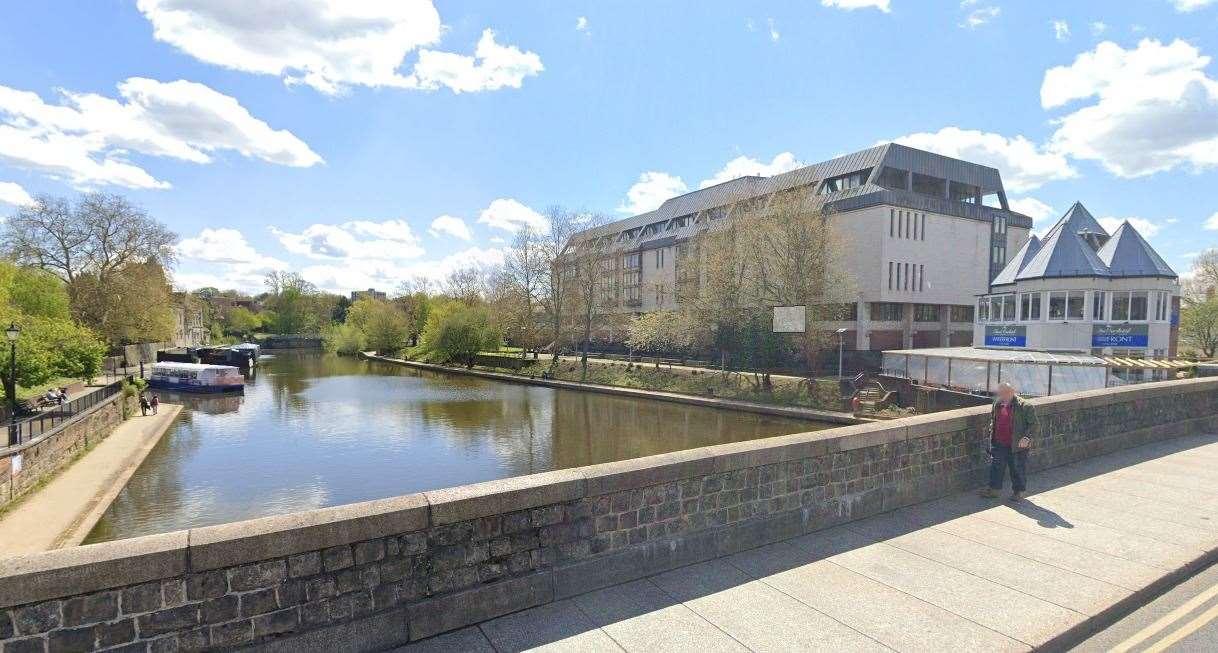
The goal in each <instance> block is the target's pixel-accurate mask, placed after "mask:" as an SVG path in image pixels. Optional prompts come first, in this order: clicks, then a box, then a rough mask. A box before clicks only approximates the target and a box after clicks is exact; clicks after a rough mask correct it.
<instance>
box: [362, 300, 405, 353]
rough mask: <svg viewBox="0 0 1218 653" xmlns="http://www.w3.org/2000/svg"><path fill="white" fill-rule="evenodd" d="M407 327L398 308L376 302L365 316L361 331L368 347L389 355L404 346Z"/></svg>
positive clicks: (403, 316)
mask: <svg viewBox="0 0 1218 653" xmlns="http://www.w3.org/2000/svg"><path fill="white" fill-rule="evenodd" d="M409 327H410V324H409V321H408V320H407V319H406V316H405V315H403V314H402V311H401V310H400V309H398V307H396V306H394V305H393V304H390V303H388V302H381V301H378V302H376V305H375V306H374V307H373V308H372V310H371V311H370V312H369V314H368V315H367V318H366V319H365V321H364V326H363V329H362V330H363V333H364V339H365V342H366V343H367V346H368V347H370V348H372V349H373V350H375V351H376V352H377V353H379V354H391V353H394V352H397V351H400V350H401V349H402V347H404V346H405V345H406V340H407V337H408V335H409V334H408V330H409Z"/></svg>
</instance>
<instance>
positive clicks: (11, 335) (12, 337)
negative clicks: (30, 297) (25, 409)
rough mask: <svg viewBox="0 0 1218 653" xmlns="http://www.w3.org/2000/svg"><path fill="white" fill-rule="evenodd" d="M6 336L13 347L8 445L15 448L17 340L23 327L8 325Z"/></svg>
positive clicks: (10, 374)
mask: <svg viewBox="0 0 1218 653" xmlns="http://www.w3.org/2000/svg"><path fill="white" fill-rule="evenodd" d="M4 335H6V336H8V343H9V346H10V347H11V350H10V351H9V357H8V382H9V386H8V418H9V424H10V426H9V431H8V444H9V446H13V445H15V444H17V443H16V442H14V440H15V438H14V437H13V435H14V433H15V432H16V431H15V429H14V428H13V426H12V425H15V424H16V423H17V338H19V337H21V327H19V326H17V323H16V322H13V323H11V324H9V325H8V328H7V329H5V330H4Z"/></svg>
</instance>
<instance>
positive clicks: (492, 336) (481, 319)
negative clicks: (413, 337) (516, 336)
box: [418, 300, 502, 367]
mask: <svg viewBox="0 0 1218 653" xmlns="http://www.w3.org/2000/svg"><path fill="white" fill-rule="evenodd" d="M501 342H502V334H501V333H500V332H499V331H498V329H496V328H495V326H494V325H493V324H492V323H491V319H490V315H489V314H488V312H487V310H486V308H485V307H482V306H466V305H465V304H462V303H461V302H458V301H453V300H450V301H447V302H444V303H441V304H440V305H438V306H433V307H432V310H431V312H430V314H429V315H428V317H427V326H426V327H424V329H423V334H422V336H420V338H419V347H418V349H419V353H420V354H422V355H423V357H424V358H426V359H427V360H431V361H435V362H438V363H449V362H453V361H457V362H461V363H464V364H466V365H467V366H471V367H472V366H473V364H474V357H475V356H477V355H478V352H480V351H483V350H484V349H498V348H499V345H500V343H501Z"/></svg>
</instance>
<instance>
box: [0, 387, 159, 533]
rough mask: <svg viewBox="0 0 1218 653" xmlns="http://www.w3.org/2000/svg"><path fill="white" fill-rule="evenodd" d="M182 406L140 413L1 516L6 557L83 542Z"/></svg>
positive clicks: (0, 521) (0, 527) (0, 523)
mask: <svg viewBox="0 0 1218 653" xmlns="http://www.w3.org/2000/svg"><path fill="white" fill-rule="evenodd" d="M181 410H182V407H181V406H177V405H174V404H161V406H160V410H159V412H158V413H157V414H156V415H148V416H141V415H138V414H137V415H134V416H132V417H131V418H130V419H128V420H127V421H125V422H123V423H122V424H119V425H118V427H117V428H116V429H114V432H113V433H111V434H110V436H109V437H107V438H106V439H105V440H102V441H101V442H99V443H98V444H97V446H95V447H94V448H93V449H92V450H91V451H89V453H87V454H86V455H84V456H82V457H81V458H79V459H78V460H76V462H74V463H72V464H71V465H70V466H69V467H68V468H67V469H64V470H61V471H60V472H59V473H58V474H56V475H55V476H53V477H52V478H51V480H50V482H48V483H47V484H46V485H44V486H43V487H42V488H40V489H37V490H34V492H33V493H32V494H29V495H27V496H25V497H23V498H21V499H20V500H19V501H18V503H17V504H16V505H14V506H13V507H12V508H11V509H9V510H8V511H7V512H6V513H4V514H3V516H0V557H7V556H13V555H19V554H23V553H35V552H38V551H48V550H50V549H57V548H62V547H66V546H75V545H77V544H80V543H81V542H82V541H83V540H84V538H85V536H87V535H88V534H89V531H90V530H92V529H93V526H94V525H96V524H97V520H98V519H100V518H101V516H102V514H103V513H104V512H105V511H106V508H108V507H109V506H110V503H111V502H113V501H114V498H115V497H116V496H118V493H119V492H120V491H122V489H123V487H124V486H125V485H126V484H127V480H128V479H130V478H131V475H132V474H133V473H135V470H136V469H138V468H139V466H140V464H141V463H143V462H144V458H145V457H147V455H148V452H150V451H152V448H153V447H155V446H156V444H157V442H159V441H160V439H161V436H162V435H164V434H165V431H167V430H168V429H169V425H170V423H171V422H173V419H174V418H175V417H177V415H178V413H179V412H181Z"/></svg>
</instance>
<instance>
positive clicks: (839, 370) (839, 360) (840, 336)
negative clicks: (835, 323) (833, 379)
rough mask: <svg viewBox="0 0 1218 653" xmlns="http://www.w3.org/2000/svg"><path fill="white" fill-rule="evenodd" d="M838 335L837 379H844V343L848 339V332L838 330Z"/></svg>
mask: <svg viewBox="0 0 1218 653" xmlns="http://www.w3.org/2000/svg"><path fill="white" fill-rule="evenodd" d="M835 333H837V378H839V379H840V378H842V342H843V341H844V340H845V338H846V330H845V329H844V328H843V329H838V330H837V331H836V332H835Z"/></svg>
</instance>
